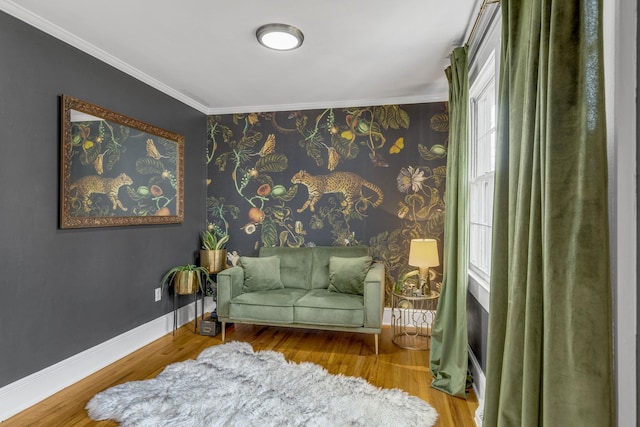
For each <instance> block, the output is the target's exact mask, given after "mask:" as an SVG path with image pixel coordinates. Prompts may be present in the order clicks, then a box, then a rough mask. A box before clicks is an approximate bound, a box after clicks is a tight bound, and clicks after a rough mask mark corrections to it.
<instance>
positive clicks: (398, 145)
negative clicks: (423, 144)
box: [389, 137, 404, 154]
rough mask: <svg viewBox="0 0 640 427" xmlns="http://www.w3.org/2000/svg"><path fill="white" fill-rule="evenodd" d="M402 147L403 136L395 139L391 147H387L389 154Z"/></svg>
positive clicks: (395, 152)
mask: <svg viewBox="0 0 640 427" xmlns="http://www.w3.org/2000/svg"><path fill="white" fill-rule="evenodd" d="M403 148H404V138H402V137H400V138H398V139H396V142H394V143H393V145H392V146H391V148H389V154H397V153H399V152H400V151H402V149H403Z"/></svg>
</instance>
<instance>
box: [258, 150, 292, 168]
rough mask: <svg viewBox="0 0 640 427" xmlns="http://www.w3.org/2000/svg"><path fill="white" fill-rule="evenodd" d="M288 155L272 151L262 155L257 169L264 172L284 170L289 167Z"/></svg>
mask: <svg viewBox="0 0 640 427" xmlns="http://www.w3.org/2000/svg"><path fill="white" fill-rule="evenodd" d="M287 164H288V159H287V156H285V155H284V154H280V153H271V154H268V155H266V156H264V157H261V158H260V159H258V161H257V162H256V166H255V168H256V170H257V171H258V172H260V173H262V172H282V171H284V170H286V169H287Z"/></svg>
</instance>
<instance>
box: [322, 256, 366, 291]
mask: <svg viewBox="0 0 640 427" xmlns="http://www.w3.org/2000/svg"><path fill="white" fill-rule="evenodd" d="M372 262H373V259H372V258H371V257H370V256H368V255H367V256H363V257H356V258H343V257H337V256H332V257H331V258H330V259H329V291H331V292H341V293H345V294H357V295H362V294H364V278H365V277H366V275H367V272H368V271H369V268H370V267H371V263H372Z"/></svg>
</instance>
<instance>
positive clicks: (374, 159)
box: [369, 153, 389, 168]
mask: <svg viewBox="0 0 640 427" xmlns="http://www.w3.org/2000/svg"><path fill="white" fill-rule="evenodd" d="M369 158H370V159H371V163H373V166H376V167H380V168H386V167H389V163H387V162H386V161H385V160H384V159H383V158H382V155H380V154H378V153H369Z"/></svg>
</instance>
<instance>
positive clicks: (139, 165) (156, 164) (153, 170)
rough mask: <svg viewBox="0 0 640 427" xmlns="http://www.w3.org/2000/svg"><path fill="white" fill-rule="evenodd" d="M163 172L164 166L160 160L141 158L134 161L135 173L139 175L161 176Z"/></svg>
mask: <svg viewBox="0 0 640 427" xmlns="http://www.w3.org/2000/svg"><path fill="white" fill-rule="evenodd" d="M163 171H164V165H163V164H162V162H161V161H160V160H156V159H152V158H151V157H141V158H139V159H138V160H137V161H136V172H138V173H139V174H140V175H152V174H161V173H162V172H163Z"/></svg>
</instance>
